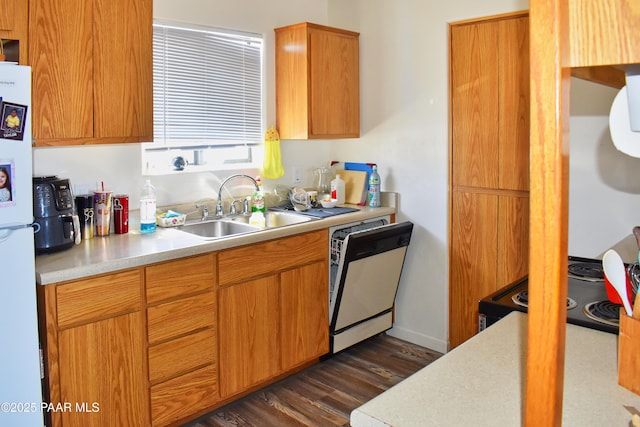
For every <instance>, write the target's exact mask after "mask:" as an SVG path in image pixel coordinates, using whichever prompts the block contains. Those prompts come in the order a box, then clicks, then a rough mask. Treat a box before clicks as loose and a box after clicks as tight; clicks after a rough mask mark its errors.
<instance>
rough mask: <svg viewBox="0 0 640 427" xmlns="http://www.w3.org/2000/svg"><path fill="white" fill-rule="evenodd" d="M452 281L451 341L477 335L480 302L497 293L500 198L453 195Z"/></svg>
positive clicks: (450, 291) (465, 193) (459, 193)
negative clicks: (492, 293) (494, 292)
mask: <svg viewBox="0 0 640 427" xmlns="http://www.w3.org/2000/svg"><path fill="white" fill-rule="evenodd" d="M452 209H453V211H452V224H451V239H452V240H451V259H450V260H449V262H450V277H449V341H450V346H451V348H453V347H456V346H458V345H459V344H461V343H463V342H464V341H465V340H467V339H469V338H470V337H472V336H473V335H475V334H476V333H477V332H478V301H479V300H480V299H481V298H483V297H485V296H487V295H489V294H490V293H491V292H493V291H495V290H496V268H497V261H496V260H497V258H498V242H497V239H498V230H497V226H498V196H497V195H492V194H482V193H471V192H454V194H453V204H452Z"/></svg>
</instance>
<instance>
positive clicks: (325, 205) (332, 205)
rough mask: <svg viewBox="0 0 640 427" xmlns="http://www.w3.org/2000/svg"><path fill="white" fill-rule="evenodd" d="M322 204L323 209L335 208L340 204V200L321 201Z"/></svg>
mask: <svg viewBox="0 0 640 427" xmlns="http://www.w3.org/2000/svg"><path fill="white" fill-rule="evenodd" d="M320 204H322V207H323V208H335V207H336V205H337V204H338V200H336V199H321V200H320Z"/></svg>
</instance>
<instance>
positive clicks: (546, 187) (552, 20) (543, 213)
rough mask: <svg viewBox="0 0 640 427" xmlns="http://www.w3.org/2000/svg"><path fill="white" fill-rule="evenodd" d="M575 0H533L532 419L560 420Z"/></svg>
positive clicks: (540, 422) (528, 398) (528, 402)
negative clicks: (570, 42) (571, 30)
mask: <svg viewBox="0 0 640 427" xmlns="http://www.w3.org/2000/svg"><path fill="white" fill-rule="evenodd" d="M567 1H568V0H531V2H530V12H529V19H530V21H529V22H530V55H531V57H530V58H531V61H530V66H531V113H530V114H531V141H530V142H531V152H530V154H531V163H530V178H531V193H530V197H531V199H530V240H529V245H530V246H529V310H528V313H529V314H528V321H529V329H528V337H527V363H526V374H527V378H526V389H525V390H526V395H525V411H526V412H525V425H526V426H535V427H544V426H559V425H560V424H561V422H562V392H563V377H564V351H565V333H566V318H567V312H566V311H567V309H566V297H567V263H568V261H567V234H568V231H567V223H568V203H569V194H568V187H569V179H568V174H569V172H568V171H569V143H568V116H569V111H568V110H569V83H570V73H571V70H570V69H569V68H565V64H567V58H568V42H567V40H568V37H567V36H568V34H567V32H568V14H567V13H566V12H567V10H568V9H567Z"/></svg>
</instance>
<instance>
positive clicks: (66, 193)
mask: <svg viewBox="0 0 640 427" xmlns="http://www.w3.org/2000/svg"><path fill="white" fill-rule="evenodd" d="M33 217H34V220H35V223H36V224H38V225H39V226H40V227H39V228H37V227H36V232H35V234H34V236H35V246H36V254H45V253H51V252H57V251H61V250H64V249H68V248H70V247H72V246H73V245H74V243H75V229H74V226H73V194H72V193H71V185H70V184H69V180H68V179H61V178H58V177H57V176H42V177H34V178H33Z"/></svg>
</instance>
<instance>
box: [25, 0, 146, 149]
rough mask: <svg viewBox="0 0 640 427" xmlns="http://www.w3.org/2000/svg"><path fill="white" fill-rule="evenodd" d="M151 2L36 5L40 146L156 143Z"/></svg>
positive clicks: (32, 56)
mask: <svg viewBox="0 0 640 427" xmlns="http://www.w3.org/2000/svg"><path fill="white" fill-rule="evenodd" d="M152 4H153V2H152V0H136V1H134V2H130V1H125V0H72V1H65V2H60V1H58V0H32V1H31V3H30V10H29V43H30V46H29V64H30V65H31V67H32V71H33V85H32V98H33V106H32V111H33V117H34V120H33V136H34V143H35V145H37V146H43V145H77V144H102V143H124V142H146V141H152V140H153V68H152V64H153V50H152Z"/></svg>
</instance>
